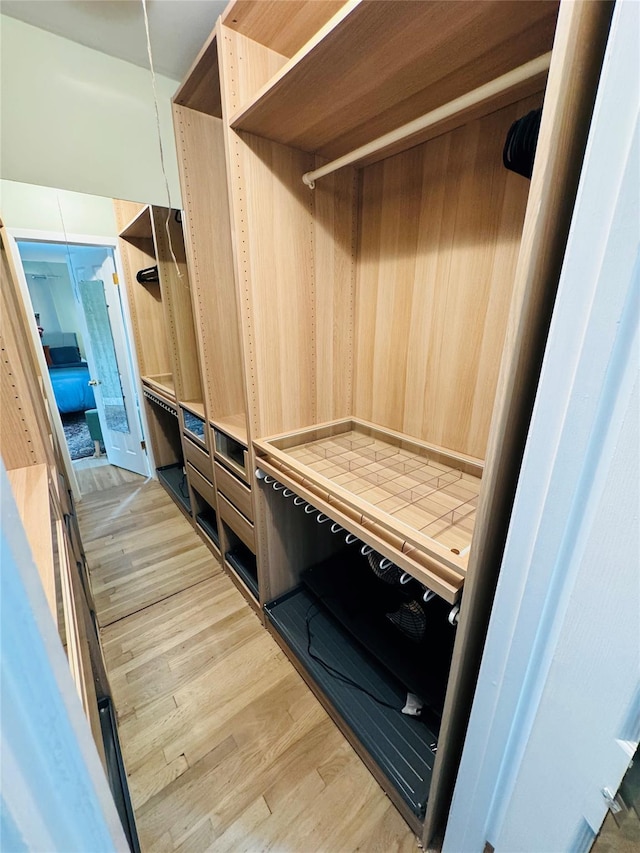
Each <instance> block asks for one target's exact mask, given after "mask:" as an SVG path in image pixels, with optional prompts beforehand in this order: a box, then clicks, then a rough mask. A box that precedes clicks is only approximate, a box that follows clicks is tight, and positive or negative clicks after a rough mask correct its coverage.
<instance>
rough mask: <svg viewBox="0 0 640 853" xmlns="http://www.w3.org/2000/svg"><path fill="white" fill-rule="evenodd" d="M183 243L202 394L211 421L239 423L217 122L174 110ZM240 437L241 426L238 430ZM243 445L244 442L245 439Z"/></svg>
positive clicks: (235, 329) (234, 313)
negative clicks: (234, 419) (232, 418)
mask: <svg viewBox="0 0 640 853" xmlns="http://www.w3.org/2000/svg"><path fill="white" fill-rule="evenodd" d="M174 127H175V131H176V141H177V144H178V151H179V154H180V156H179V158H178V164H179V168H180V177H181V181H182V188H183V199H184V205H185V240H186V250H187V257H188V262H189V275H190V278H191V287H192V298H193V310H194V318H195V329H196V338H197V343H198V346H199V349H200V353H201V360H202V373H203V389H204V395H205V400H206V404H207V412H208V415H209V417H210V418H211V419H216V418H226V417H229V416H238V417H242V420H243V421H244V412H245V409H246V406H245V388H244V370H243V360H242V353H241V350H240V333H239V315H238V305H237V299H236V290H235V279H234V269H233V259H232V255H231V234H230V222H229V205H228V201H227V177H226V168H225V159H224V141H223V138H222V133H223V131H222V122H221V121H220V120H219V119H216V118H213V117H211V116H207V115H204V114H202V113H198V112H195V111H193V110H190V109H187V108H185V107H180V106H174ZM244 429H245V432H246V424H245V425H244ZM245 440H246V439H245Z"/></svg>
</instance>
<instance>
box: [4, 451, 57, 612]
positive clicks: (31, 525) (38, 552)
mask: <svg viewBox="0 0 640 853" xmlns="http://www.w3.org/2000/svg"><path fill="white" fill-rule="evenodd" d="M7 475H8V477H9V483H10V484H11V491H12V492H13V499H14V500H15V502H16V506H17V507H18V513H19V515H20V518H21V520H22V524H23V526H24V529H25V533H26V534H27V541H28V543H29V547H30V548H31V554H32V556H33V561H34V563H35V564H36V568H37V570H38V574H39V575H40V581H41V582H42V587H43V589H44V594H45V596H46V598H47V604H48V605H49V609H50V610H51V614H52V616H53V618H54V620H56V621H57V610H58V605H57V601H56V582H55V576H54V568H53V544H52V541H51V519H50V504H49V472H48V468H47V466H46V465H45V464H44V463H41V464H39V465H29V466H28V467H26V468H14V469H13V470H10V471H7Z"/></svg>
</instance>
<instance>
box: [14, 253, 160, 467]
mask: <svg viewBox="0 0 640 853" xmlns="http://www.w3.org/2000/svg"><path fill="white" fill-rule="evenodd" d="M16 245H17V249H18V252H19V255H20V259H21V262H22V267H23V270H24V274H25V279H26V282H27V288H28V291H29V296H30V300H31V309H32V311H33V317H34V322H35V324H36V325H37V327H38V333H39V335H40V341H41V343H42V348H43V352H44V357H45V360H46V364H47V368H48V373H49V377H50V379H51V385H52V388H53V396H54V398H55V404H56V406H57V408H58V411H59V412H60V417H61V420H62V424H63V428H64V434H65V439H66V443H67V446H68V448H69V454H70V456H71V459H72V460H73V462H74V467H75V466H80V465H81V466H82V467H83V468H85V467H87V466H93V465H95V466H99V465H101V464H106V463H109V464H111V465H114V466H117V467H118V468H121V469H125V470H127V471H131V472H134V473H137V474H142V475H146V474H147V470H148V469H147V459H146V454H145V452H144V442H143V436H142V428H141V422H140V415H139V408H138V398H137V394H136V390H135V385H134V382H133V374H132V370H131V358H130V352H129V347H128V342H127V338H126V333H125V323H124V314H123V306H122V301H121V295H120V291H119V287H118V278H117V274H116V265H115V254H114V248H113V247H112V246H106V245H93V244H80V243H62V242H55V241H50V242H47V241H44V240H35V239H17V240H16ZM79 460H82V461H79Z"/></svg>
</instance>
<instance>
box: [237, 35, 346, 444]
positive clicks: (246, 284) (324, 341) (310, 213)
mask: <svg viewBox="0 0 640 853" xmlns="http://www.w3.org/2000/svg"><path fill="white" fill-rule="evenodd" d="M223 29H224V28H223ZM221 44H222V56H221V74H222V79H223V93H224V92H227V93H228V94H227V98H226V99H225V98H224V97H223V113H224V115H225V116H228V113H229V110H230V109H232V108H233V105H234V103H235V98H236V95H235V90H233V86H231V84H229V85H227V84H226V83H225V82H224V81H230V80H232V79H234V80H235V77H234V74H235V68H236V65H237V63H238V54H239V52H240V50H241V48H239V47H238V44H237V39H235V38H234V36H233V35H229V34H228V33H225V35H224V38H223V39H222V41H221ZM253 50H254V52H257V53H258V55H259V54H260V46H259V45H256V46H253ZM252 56H253V54H251V55H250V56H249V60H251V58H252ZM225 143H226V151H227V160H228V169H229V177H230V197H231V209H232V225H233V227H232V233H233V235H234V254H235V261H236V278H237V282H238V287H239V303H240V311H241V318H242V331H243V349H244V352H245V358H246V364H247V388H248V405H249V410H250V411H251V413H252V422H251V434H252V435H253V436H257V435H265V434H269V433H273V432H278V431H281V430H283V429H288V428H295V427H294V426H293V425H294V424H295V426H304V425H307V424H309V423H313V422H314V420H316V419H317V418H318V417H319V418H320V419H322V420H324V419H328V418H331V417H338V416H341V415H343V414H345V413H346V410H347V409H348V407H349V406H350V399H351V388H352V372H351V370H350V368H349V365H350V361H351V348H352V342H351V341H352V338H351V335H352V326H353V324H352V314H351V308H352V304H353V302H352V290H353V284H354V282H353V275H354V263H355V258H354V253H355V236H354V235H355V200H356V194H357V193H356V186H355V182H354V179H353V173H351V174H350V173H349V172H346V173H344V174H342V175H340V176H337V177H336V178H335V182H332V183H330V184H329V185H328V186H327V188H325V190H324V191H323V192H321V193H320V194H319V195H318V197H317V199H316V198H315V197H314V195H313V194H312V193H310V192H309V191H308V190H307V189H306V188H305V187H304V186H303V185H302V183H301V181H300V175H301V174H302V172H304V171H306V170H307V169H308V168H311V167H312V166H313V165H314V163H315V161H314V159H313V158H309V157H308V156H307V155H305V154H303V153H301V152H298V151H294V150H292V149H289V148H284V147H282V146H279V145H274V144H273V143H270V142H266V141H265V140H261V139H258V138H256V137H252V136H249V135H246V134H236V133H233V132H231V131H227V132H226V134H225ZM275 246H282V247H283V248H284V251H281V252H275V251H274V247H275ZM285 247H286V248H285ZM275 376H277V377H278V382H277V383H275V382H273V381H272V379H271V378H270V377H275ZM289 425H292V426H291V427H290V426H289Z"/></svg>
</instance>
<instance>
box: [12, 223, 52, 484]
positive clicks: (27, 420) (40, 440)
mask: <svg viewBox="0 0 640 853" xmlns="http://www.w3.org/2000/svg"><path fill="white" fill-rule="evenodd" d="M5 240H6V234H5V231H4V228H2V229H1V242H0V251H1V254H2V258H1V268H0V281H1V286H0V297H1V298H0V316H1V318H2V326H1V328H0V371H1V372H0V390H1V396H0V402H1V406H2V429H1V431H0V453H1V454H2V458H3V461H4V464H5V467H6V468H7V469H11V468H22V467H24V466H25V465H34V464H39V463H48V464H49V465H53V464H54V456H53V445H52V443H51V435H50V434H51V425H50V423H49V420H48V415H47V409H46V404H45V401H44V396H43V392H42V386H41V381H42V380H41V377H40V374H39V372H38V367H37V359H36V353H35V352H34V351H33V348H32V343H31V337H30V335H29V330H28V328H27V326H26V323H27V322H28V318H27V317H26V312H25V310H24V307H23V305H22V302H21V298H20V290H19V284H18V281H17V277H16V271H15V269H14V267H13V264H12V261H11V257H10V255H9V252H8V249H7V247H6V245H5Z"/></svg>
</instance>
